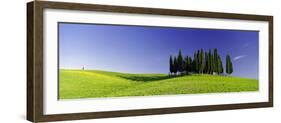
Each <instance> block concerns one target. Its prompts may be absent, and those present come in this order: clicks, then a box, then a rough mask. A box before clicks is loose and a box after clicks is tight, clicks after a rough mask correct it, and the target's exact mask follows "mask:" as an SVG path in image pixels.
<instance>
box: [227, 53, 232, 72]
mask: <svg viewBox="0 0 281 123" xmlns="http://www.w3.org/2000/svg"><path fill="white" fill-rule="evenodd" d="M232 72H233V66H232V62H231V58H230V56H229V55H228V54H227V55H226V73H227V74H231V73H232Z"/></svg>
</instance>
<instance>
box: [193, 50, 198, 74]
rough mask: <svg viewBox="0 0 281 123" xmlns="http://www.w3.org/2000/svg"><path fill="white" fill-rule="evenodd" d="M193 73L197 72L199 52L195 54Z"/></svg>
mask: <svg viewBox="0 0 281 123" xmlns="http://www.w3.org/2000/svg"><path fill="white" fill-rule="evenodd" d="M192 71H193V72H194V73H196V72H197V52H194V55H193V61H192Z"/></svg>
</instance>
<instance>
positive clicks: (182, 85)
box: [27, 1, 273, 122]
mask: <svg viewBox="0 0 281 123" xmlns="http://www.w3.org/2000/svg"><path fill="white" fill-rule="evenodd" d="M27 66H28V68H27V119H28V120H29V121H33V122H49V121H61V120H79V119H92V118H107V117H122V116H139V115H153V114H169V113H184V112H199V111H214V110H230V109H244V108H259V107H272V106H273V17H272V16H265V15H248V14H234V13H217V12H202V11H187V10H171V9H156V8H139V7H125V6H109V5H94V4H80V3H62V2H46V1H34V2H30V3H27Z"/></svg>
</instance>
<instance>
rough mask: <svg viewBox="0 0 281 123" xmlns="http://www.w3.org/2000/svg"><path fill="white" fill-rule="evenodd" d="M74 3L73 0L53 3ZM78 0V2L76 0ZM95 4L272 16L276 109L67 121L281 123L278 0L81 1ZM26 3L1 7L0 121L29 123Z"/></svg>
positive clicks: (9, 1) (12, 1)
mask: <svg viewBox="0 0 281 123" xmlns="http://www.w3.org/2000/svg"><path fill="white" fill-rule="evenodd" d="M57 1H75V0H57ZM76 1H78V0H76ZM82 1H85V2H87V1H88V2H89V1H90V2H95V3H97V4H109V5H127V6H141V7H156V8H170V9H186V10H200V11H216V12H231V13H245V14H265V15H274V22H275V23H274V34H275V35H274V53H275V55H274V76H275V77H274V108H260V109H244V110H231V111H212V112H200V113H182V114H171V115H154V116H139V117H125V118H107V119H96V120H80V121H67V122H66V123H92V122H95V123H132V122H134V123H150V122H161V123H171V122H173V123H186V122H188V123H205V122H216V123H226V122H227V123H239V122H241V123H242V122H255V123H264V122H278V121H279V122H280V121H281V118H280V114H281V84H280V81H281V76H280V75H279V74H280V73H281V64H280V63H281V56H280V55H279V56H278V55H277V54H278V53H279V52H281V48H279V47H278V46H281V42H280V40H281V36H280V35H278V34H280V33H281V9H280V5H281V4H280V3H281V2H279V1H278V0H169V1H168V0H79V2H82ZM26 2H28V1H27V0H5V1H4V0H3V1H1V4H0V15H1V19H0V31H1V33H0V83H1V84H0V91H1V92H0V97H1V101H0V114H1V116H0V122H1V123H28V121H26V120H25V116H26V114H25V112H26Z"/></svg>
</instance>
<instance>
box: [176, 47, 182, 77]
mask: <svg viewBox="0 0 281 123" xmlns="http://www.w3.org/2000/svg"><path fill="white" fill-rule="evenodd" d="M177 63H178V64H177V67H178V71H179V72H180V73H182V72H183V71H184V63H183V58H182V53H181V50H180V51H179V54H178V58H177Z"/></svg>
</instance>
